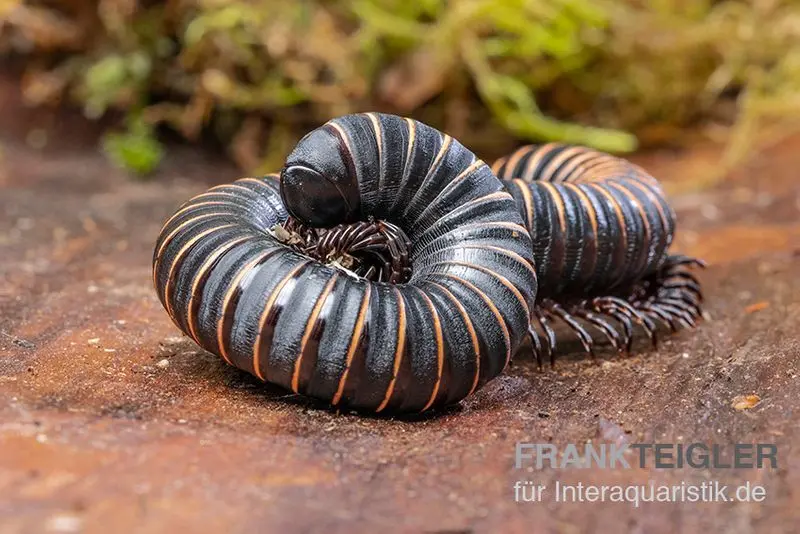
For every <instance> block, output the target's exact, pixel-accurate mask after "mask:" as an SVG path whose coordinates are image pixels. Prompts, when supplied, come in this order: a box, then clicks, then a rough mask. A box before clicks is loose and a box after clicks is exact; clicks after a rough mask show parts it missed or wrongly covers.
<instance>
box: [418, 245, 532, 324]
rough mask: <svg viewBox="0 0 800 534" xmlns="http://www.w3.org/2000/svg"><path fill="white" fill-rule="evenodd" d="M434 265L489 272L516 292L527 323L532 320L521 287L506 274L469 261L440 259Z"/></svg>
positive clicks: (515, 294)
mask: <svg viewBox="0 0 800 534" xmlns="http://www.w3.org/2000/svg"><path fill="white" fill-rule="evenodd" d="M433 265H460V266H461V267H468V268H470V269H475V270H477V271H481V272H482V273H485V274H488V275H489V276H491V277H492V278H495V279H497V281H499V282H500V283H501V284H503V285H504V286H506V288H507V289H508V290H509V291H511V292H512V293H513V294H514V296H515V297H516V298H517V300H518V301H519V303H520V305H521V306H522V308H523V309H524V310H525V317H526V318H527V321H526V323H529V322H530V319H531V311H530V307H529V306H528V302H527V301H526V300H525V297H524V296H523V295H522V293H520V291H519V289H517V288H516V287H515V286H514V284H512V283H511V281H510V280H509V279H508V278H506V277H505V276H502V275H500V274H498V273H496V272H494V271H492V270H491V269H487V268H486V267H483V266H481V265H475V264H474V263H468V262H465V261H458V260H448V261H440V262H437V263H433V264H431V266H433Z"/></svg>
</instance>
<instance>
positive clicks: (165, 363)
mask: <svg viewBox="0 0 800 534" xmlns="http://www.w3.org/2000/svg"><path fill="white" fill-rule="evenodd" d="M156 367H160V368H162V369H166V368H167V367H169V360H168V359H166V358H164V359H163V360H158V363H156Z"/></svg>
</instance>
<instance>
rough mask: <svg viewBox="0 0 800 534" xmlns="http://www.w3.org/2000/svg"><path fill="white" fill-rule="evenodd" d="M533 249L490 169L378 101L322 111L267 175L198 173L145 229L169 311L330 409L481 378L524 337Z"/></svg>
mask: <svg viewBox="0 0 800 534" xmlns="http://www.w3.org/2000/svg"><path fill="white" fill-rule="evenodd" d="M532 253H533V246H532V243H531V239H530V235H529V233H528V231H527V230H526V228H525V226H524V225H523V220H522V216H521V215H520V213H519V211H518V209H517V206H516V203H515V201H514V199H513V198H512V196H511V195H510V194H509V193H508V192H507V191H506V190H505V188H504V186H503V184H502V182H501V181H500V180H499V179H498V178H497V177H495V176H494V174H492V171H491V169H490V168H489V167H488V166H487V165H486V164H485V163H484V162H483V161H481V160H480V159H478V158H477V157H476V156H475V155H474V154H473V153H472V152H470V151H469V150H467V149H466V148H465V147H464V146H462V145H461V144H460V143H459V142H458V141H456V140H455V139H453V138H452V137H450V136H448V135H446V134H443V133H441V132H439V131H437V130H435V129H434V128H431V127H429V126H427V125H424V124H422V123H420V122H417V121H414V120H411V119H405V118H401V117H397V116H393V115H383V114H377V113H368V114H359V115H348V116H344V117H340V118H337V119H334V120H332V121H329V122H328V123H327V124H325V125H323V126H322V127H320V128H318V129H316V130H314V131H312V132H310V133H309V134H307V135H306V136H305V137H304V138H303V139H301V140H300V141H299V143H298V144H297V146H296V147H295V149H294V150H293V152H292V153H291V154H290V155H289V157H288V159H287V161H286V164H285V166H284V168H283V169H282V171H281V173H280V176H276V175H270V176H266V177H263V178H245V179H241V180H238V181H236V182H234V183H232V184H227V185H220V186H216V187H213V188H211V189H209V190H208V191H206V192H205V193H202V194H200V195H198V196H196V197H194V198H192V199H190V200H189V201H188V202H187V203H186V204H184V205H183V206H181V207H180V208H179V209H178V211H177V212H176V213H175V214H174V215H173V216H172V217H171V218H170V219H169V220H168V221H167V222H166V223H165V225H164V226H163V228H162V230H161V234H160V236H159V238H158V240H157V242H156V246H155V252H154V258H153V279H154V282H155V287H156V290H157V292H158V296H159V298H160V299H161V302H162V304H163V306H164V308H165V309H166V310H167V312H168V314H169V315H170V316H171V318H172V319H173V321H174V322H175V324H176V325H177V326H178V328H180V329H181V330H182V331H183V332H184V333H186V334H187V335H189V336H190V337H191V338H192V339H194V341H195V342H197V344H198V345H200V346H201V347H203V348H204V349H206V350H208V351H210V352H212V353H214V354H217V355H219V356H220V357H221V358H222V359H224V360H225V361H226V362H227V363H229V364H231V365H234V366H236V367H238V368H240V369H243V370H245V371H247V372H249V373H251V374H253V375H255V376H256V377H258V378H260V379H261V380H264V381H267V382H270V383H274V384H278V385H280V386H283V387H284V388H287V389H290V390H292V391H293V392H295V393H301V394H305V395H308V396H311V397H315V398H318V399H322V400H324V401H327V402H329V403H331V404H333V405H335V406H341V407H348V408H353V409H362V410H368V411H375V412H381V411H384V410H386V411H392V412H408V411H424V410H427V409H429V408H432V407H437V406H442V405H446V404H452V403H454V402H457V401H458V400H460V399H462V398H464V397H466V396H467V395H469V394H470V393H472V392H474V391H475V390H476V389H478V388H479V387H481V386H482V385H483V384H485V383H486V382H487V381H488V380H490V379H491V378H493V377H495V376H497V375H498V374H499V373H500V372H502V370H503V369H504V368H505V367H506V366H507V365H508V363H509V360H510V359H511V356H512V354H513V353H514V352H515V351H516V350H517V348H518V347H519V346H520V344H521V343H522V341H523V340H524V339H525V338H526V337H527V335H528V326H529V324H530V321H531V312H530V310H531V308H532V306H533V303H534V301H535V298H536V287H537V285H536V273H535V270H534V267H533V254H532Z"/></svg>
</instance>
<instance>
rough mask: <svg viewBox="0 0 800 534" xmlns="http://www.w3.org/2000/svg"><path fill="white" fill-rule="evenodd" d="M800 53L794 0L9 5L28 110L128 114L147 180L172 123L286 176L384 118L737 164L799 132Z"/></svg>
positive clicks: (482, 134) (495, 143)
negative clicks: (336, 125) (766, 135)
mask: <svg viewBox="0 0 800 534" xmlns="http://www.w3.org/2000/svg"><path fill="white" fill-rule="evenodd" d="M798 45H800V2H797V1H796V0H751V1H745V0H717V1H714V0H651V1H647V0H619V1H615V0H449V1H447V0H416V1H413V2H411V1H408V0H352V1H348V0H293V1H286V0H233V1H227V0H165V1H160V2H156V1H148V0H95V1H89V0H49V1H44V0H42V1H34V0H29V1H25V0H0V53H4V54H14V55H17V56H23V57H24V58H25V60H26V65H27V69H26V72H25V75H24V77H23V92H24V97H25V99H26V101H27V103H29V104H31V105H49V104H57V103H59V102H61V101H62V100H63V99H64V97H68V98H69V99H70V100H72V101H77V102H78V103H79V104H80V105H81V106H83V109H84V110H85V113H86V115H87V116H89V117H92V118H96V117H100V116H101V115H103V114H104V113H106V112H107V111H109V110H122V111H123V113H124V114H125V115H127V117H128V118H127V120H126V122H125V124H126V125H127V131H126V132H125V133H118V134H113V135H111V136H109V137H108V139H107V140H106V143H105V148H106V151H107V152H108V153H109V154H110V156H111V157H112V159H113V160H114V161H116V162H117V163H119V164H121V165H124V166H126V167H128V168H132V169H134V170H136V171H138V172H147V171H148V170H150V169H152V168H153V167H154V166H155V165H156V164H157V162H158V160H159V159H160V157H161V154H162V151H163V149H162V147H161V145H160V144H159V143H158V142H157V141H156V140H155V139H154V132H155V131H156V129H155V126H157V125H167V126H169V127H171V128H172V129H174V130H176V131H178V132H180V133H181V134H182V135H183V136H184V137H186V138H188V139H197V138H198V137H199V136H200V135H201V134H202V133H204V132H208V133H211V134H213V135H214V136H215V137H216V138H217V139H220V140H221V141H222V142H223V143H225V145H226V146H227V147H228V148H229V151H230V153H231V155H232V156H233V158H234V159H235V160H236V161H237V162H238V163H239V165H241V166H242V167H244V168H246V169H247V170H248V171H256V170H274V169H275V168H277V167H279V166H280V163H281V162H282V160H283V158H284V156H285V154H286V151H287V150H288V149H289V148H290V147H291V145H292V144H293V143H294V141H295V140H296V139H297V138H298V137H299V136H300V135H301V134H302V133H304V132H305V131H307V130H308V129H309V128H310V127H313V126H314V125H317V124H319V123H321V122H324V121H325V120H327V119H329V118H331V117H332V116H336V115H341V114H344V113H349V112H355V111H364V110H373V109H377V110H382V111H387V112H394V113H399V114H407V115H413V116H414V117H416V118H419V119H420V120H423V121H426V122H429V123H431V124H433V125H436V126H438V127H440V128H442V129H444V130H446V131H447V132H448V133H450V134H452V135H454V136H456V137H457V138H459V139H461V140H462V141H463V142H464V143H465V144H466V145H468V146H470V147H471V148H473V149H474V150H476V152H478V153H480V154H481V155H483V156H489V155H491V156H494V155H497V154H498V153H501V152H503V151H505V150H508V148H509V147H510V146H511V145H512V144H513V143H514V142H518V141H542V140H562V141H567V142H573V143H582V144H588V145H592V146H595V147H597V148H600V149H604V150H609V151H622V152H624V151H629V150H632V149H634V148H635V147H636V145H637V140H638V141H639V142H641V143H642V144H645V145H652V144H664V143H682V142H687V140H691V139H694V138H695V137H696V135H695V136H693V135H692V132H701V133H702V134H703V135H711V136H720V137H723V138H724V139H729V156H730V158H729V160H730V161H734V160H735V156H737V155H739V154H742V153H743V152H744V151H745V150H746V148H747V147H748V146H749V145H750V144H751V142H752V139H753V136H754V135H755V134H756V132H758V133H759V134H760V133H762V132H770V133H772V134H774V135H779V134H780V133H781V132H785V131H787V129H788V128H790V127H796V126H797V124H796V123H794V124H793V123H792V122H793V120H796V119H793V117H794V116H795V115H798V114H797V112H798V111H800V46H798ZM596 125H603V126H604V127H602V128H601V127H598V126H596ZM731 126H732V128H731ZM687 134H688V135H687ZM487 159H488V158H487Z"/></svg>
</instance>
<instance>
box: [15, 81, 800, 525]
mask: <svg viewBox="0 0 800 534" xmlns="http://www.w3.org/2000/svg"><path fill="white" fill-rule="evenodd" d="M7 93H8V91H7V90H6V94H5V97H4V102H5V105H4V106H3V105H0V110H3V117H4V119H3V120H4V124H9V123H7V121H8V120H10V116H9V113H8V112H9V111H11V112H12V113H11V115H13V114H14V112H15V109H16V108H15V107H14V102H13V99H10V97H9V96H8V94H7ZM0 96H2V93H1V92H0ZM20 115H21V116H24V117H25V121H27V122H26V124H27V126H20V125H19V124H10V125H9V126H8V128H7V129H5V131H4V133H3V135H4V137H3V141H2V146H3V150H2V154H3V155H2V158H1V159H0V187H1V188H2V189H0V214H1V219H0V220H1V221H2V224H0V258H2V260H0V331H1V332H2V333H0V354H1V355H2V356H0V531H2V532H4V533H5V532H26V533H27V532H77V531H86V532H123V531H132V530H136V531H139V532H144V531H147V532H176V531H180V530H181V529H186V530H187V531H188V530H189V529H191V531H194V532H205V531H223V530H226V531H235V532H244V531H257V530H258V531H262V530H263V531H266V530H269V529H272V530H275V531H287V532H288V531H298V532H323V531H324V532H354V531H365V532H376V531H386V532H394V531H411V532H421V531H425V532H443V531H448V532H462V531H463V532H467V531H476V532H537V531H542V532H547V531H550V532H578V531H585V530H595V531H606V530H614V531H619V530H632V531H637V532H679V531H682V532H695V531H700V530H707V531H709V532H717V531H727V532H750V531H758V532H779V531H789V530H790V529H791V526H792V525H794V526H795V527H796V526H797V525H798V524H800V448H798V447H797V446H796V445H797V443H799V442H800V382H799V381H798V374H800V369H798V361H800V358H798V355H799V354H800V341H798V335H797V333H798V331H799V330H800V280H799V279H798V276H797V275H798V273H800V217H798V215H800V181H798V178H797V169H798V168H800V139H794V140H788V141H786V142H784V143H783V144H781V145H779V146H775V147H773V148H771V149H769V150H768V151H767V152H765V153H762V154H758V155H756V156H754V157H753V158H751V160H750V161H749V162H748V164H747V165H745V166H743V167H742V168H741V169H739V170H738V171H737V172H736V173H734V174H733V175H732V176H730V177H728V178H727V179H726V180H724V181H723V182H722V183H721V184H720V185H717V186H715V187H714V188H713V189H711V190H704V191H700V192H697V191H695V192H685V191H689V190H690V189H691V187H686V185H687V184H691V183H692V179H693V174H692V173H693V169H694V170H696V169H697V168H699V167H703V166H702V165H700V166H698V165H696V163H697V161H696V155H695V154H694V153H690V154H678V155H675V154H670V153H660V154H653V155H647V156H643V157H642V158H639V161H640V162H641V163H643V164H644V165H646V166H647V167H648V168H649V169H650V170H652V172H653V173H654V174H656V175H657V176H660V177H662V178H663V179H664V180H665V181H666V182H667V183H668V188H670V190H672V191H676V192H677V191H684V192H683V193H680V194H678V193H676V194H675V195H674V196H673V199H674V203H675V206H676V209H677V211H678V214H679V218H680V229H679V232H680V235H679V239H678V242H677V247H676V248H677V249H679V250H680V251H682V252H685V253H689V254H695V255H698V256H701V257H704V258H705V259H707V260H708V261H709V262H710V264H711V265H710V268H709V269H708V270H707V271H706V272H705V273H703V274H702V279H703V282H704V284H705V290H706V294H707V297H708V304H707V306H708V318H707V320H706V321H705V322H704V323H703V324H702V325H701V326H700V327H699V328H698V329H697V330H695V331H690V332H681V333H679V334H678V335H675V336H672V337H668V338H666V339H665V342H664V343H662V345H661V346H660V348H659V350H658V351H652V350H650V349H649V348H648V347H647V346H646V344H644V343H639V344H638V345H637V351H636V354H634V355H633V356H631V357H629V358H619V357H616V356H612V355H610V354H607V353H605V354H603V355H602V356H603V359H601V360H600V361H599V362H598V363H593V362H591V361H589V360H588V359H586V358H584V357H583V356H580V355H578V354H572V355H570V354H565V355H563V357H562V358H561V359H560V361H559V365H558V366H557V367H556V369H554V370H553V369H550V368H549V367H546V368H545V369H543V370H541V371H540V370H538V369H537V367H536V364H535V363H534V362H532V361H531V358H530V356H527V355H525V354H522V355H520V356H518V357H517V359H516V361H515V363H514V365H513V367H512V368H511V369H510V370H509V371H508V372H507V373H506V374H505V375H504V376H502V377H500V378H498V379H496V380H495V381H493V382H492V383H491V384H490V385H489V386H487V387H486V388H485V389H484V390H482V391H481V392H479V393H478V394H477V395H475V396H474V397H472V398H470V399H468V400H467V401H466V402H464V403H463V405H462V406H460V407H458V408H455V409H452V410H449V411H447V412H445V413H442V414H438V415H430V416H427V417H424V418H418V419H403V420H396V419H390V418H374V417H359V416H356V415H351V414H336V413H333V412H331V411H328V410H326V409H324V408H321V407H319V406H315V405H313V404H310V403H309V402H307V401H306V400H304V399H301V398H298V397H296V396H293V395H291V394H288V393H287V392H285V391H282V390H279V389H277V388H273V387H269V386H264V385H262V384H260V383H258V382H257V381H256V380H254V379H252V378H250V377H249V376H248V375H246V374H244V373H241V372H238V371H236V370H234V369H231V368H228V367H226V366H224V365H223V364H222V363H221V362H220V361H219V360H218V359H217V358H216V357H214V356H211V355H209V354H207V353H204V352H201V351H200V350H199V349H198V348H197V347H196V346H195V345H194V344H193V343H191V342H190V341H189V340H187V339H186V338H183V337H181V336H180V334H179V332H178V331H177V330H176V329H175V327H174V326H173V324H172V323H171V322H170V320H169V318H168V317H167V315H166V314H165V313H164V311H163V310H162V309H161V307H160V305H159V302H158V300H157V298H156V296H155V294H154V292H153V289H152V282H151V279H150V260H151V254H152V245H153V242H154V239H155V237H156V234H157V232H158V230H159V226H160V223H161V221H162V220H163V219H164V218H165V217H166V216H168V215H169V214H170V213H171V211H172V210H174V209H175V207H176V206H177V205H178V204H179V203H180V202H182V201H183V200H185V199H186V198H188V197H189V196H190V195H192V194H194V193H196V192H199V191H200V190H202V189H204V188H206V187H207V186H208V184H210V183H220V182H224V181H229V180H231V179H233V178H235V177H236V176H237V173H236V171H235V170H234V169H232V168H231V167H230V166H227V165H225V164H220V163H219V162H216V161H215V160H214V159H213V158H204V157H199V156H198V153H197V152H185V151H183V150H178V151H176V153H175V152H174V153H173V156H172V158H171V159H170V161H168V162H167V164H166V165H165V167H164V169H163V170H162V171H161V173H160V175H159V176H157V177H156V178H155V179H152V180H150V181H137V180H134V179H131V178H129V177H126V176H124V175H123V174H122V173H120V172H119V171H117V170H115V169H113V168H111V167H110V166H109V165H108V164H107V163H106V162H105V160H104V159H103V157H102V156H101V155H100V154H99V153H98V151H97V149H96V144H94V142H93V139H92V136H91V135H83V133H81V132H79V131H78V130H79V129H80V126H79V124H80V123H72V122H69V121H67V122H64V123H61V122H59V123H58V124H55V125H54V124H50V123H49V124H48V125H47V127H48V128H55V130H54V131H55V132H56V133H55V134H53V133H51V143H49V145H48V147H47V148H44V149H42V150H36V149H33V148H30V147H29V146H28V145H26V144H24V143H22V142H21V141H20V139H21V138H23V137H24V136H25V135H26V134H27V132H28V130H30V128H32V127H33V126H30V124H34V125H35V124H37V121H39V120H40V119H39V118H37V117H36V116H34V117H31V114H30V113H28V112H24V113H20ZM34 115H35V114H34ZM703 157H706V156H705V155H704V156H703ZM704 161H705V160H704ZM764 303H766V304H764ZM570 347H571V348H572V349H575V348H576V346H575V345H570V346H568V347H567V348H570ZM572 352H574V350H573V351H572ZM749 395H755V396H757V399H758V400H757V401H756V400H755V397H748V396H749ZM742 399H744V401H743V400H742ZM742 402H744V403H745V404H741V403H742ZM748 404H749V405H748ZM587 440H594V441H597V440H609V441H615V440H627V441H629V442H637V441H638V442H654V441H656V442H685V443H689V442H704V443H719V444H723V445H729V444H731V443H734V442H770V443H776V444H777V446H778V450H779V454H778V460H779V466H778V468H777V469H775V470H769V469H768V470H750V469H747V470H730V469H719V470H714V469H677V470H663V469H662V470H658V469H653V468H647V469H644V470H642V469H631V470H625V469H614V470H601V469H596V468H591V469H570V470H565V471H560V470H553V469H544V470H541V471H535V470H531V471H525V470H521V471H520V470H516V469H514V448H515V443H516V442H518V441H530V442H538V443H553V444H556V445H559V446H563V445H566V444H567V443H584V442H586V441H587ZM793 445H794V446H793ZM526 479H527V480H532V481H535V482H537V483H540V484H545V485H547V486H548V491H552V488H553V486H554V484H555V482H556V480H561V481H562V482H571V483H577V482H583V483H584V484H633V483H646V481H648V480H655V481H656V482H657V483H659V484H680V483H681V482H684V481H685V482H686V483H700V482H703V481H708V480H719V481H720V482H721V483H729V484H740V483H743V482H745V481H750V482H752V483H757V484H762V485H764V486H765V487H766V490H767V497H766V500H765V501H764V502H763V503H705V504H697V503H694V504H689V503H678V504H658V503H656V504H644V505H643V506H642V507H640V508H638V509H636V508H634V507H632V506H631V505H629V504H621V503H556V502H553V500H552V499H548V500H547V501H546V502H544V503H538V504H534V503H528V504H517V503H515V502H514V491H513V484H514V482H515V481H516V480H526ZM551 495H552V493H551Z"/></svg>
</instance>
